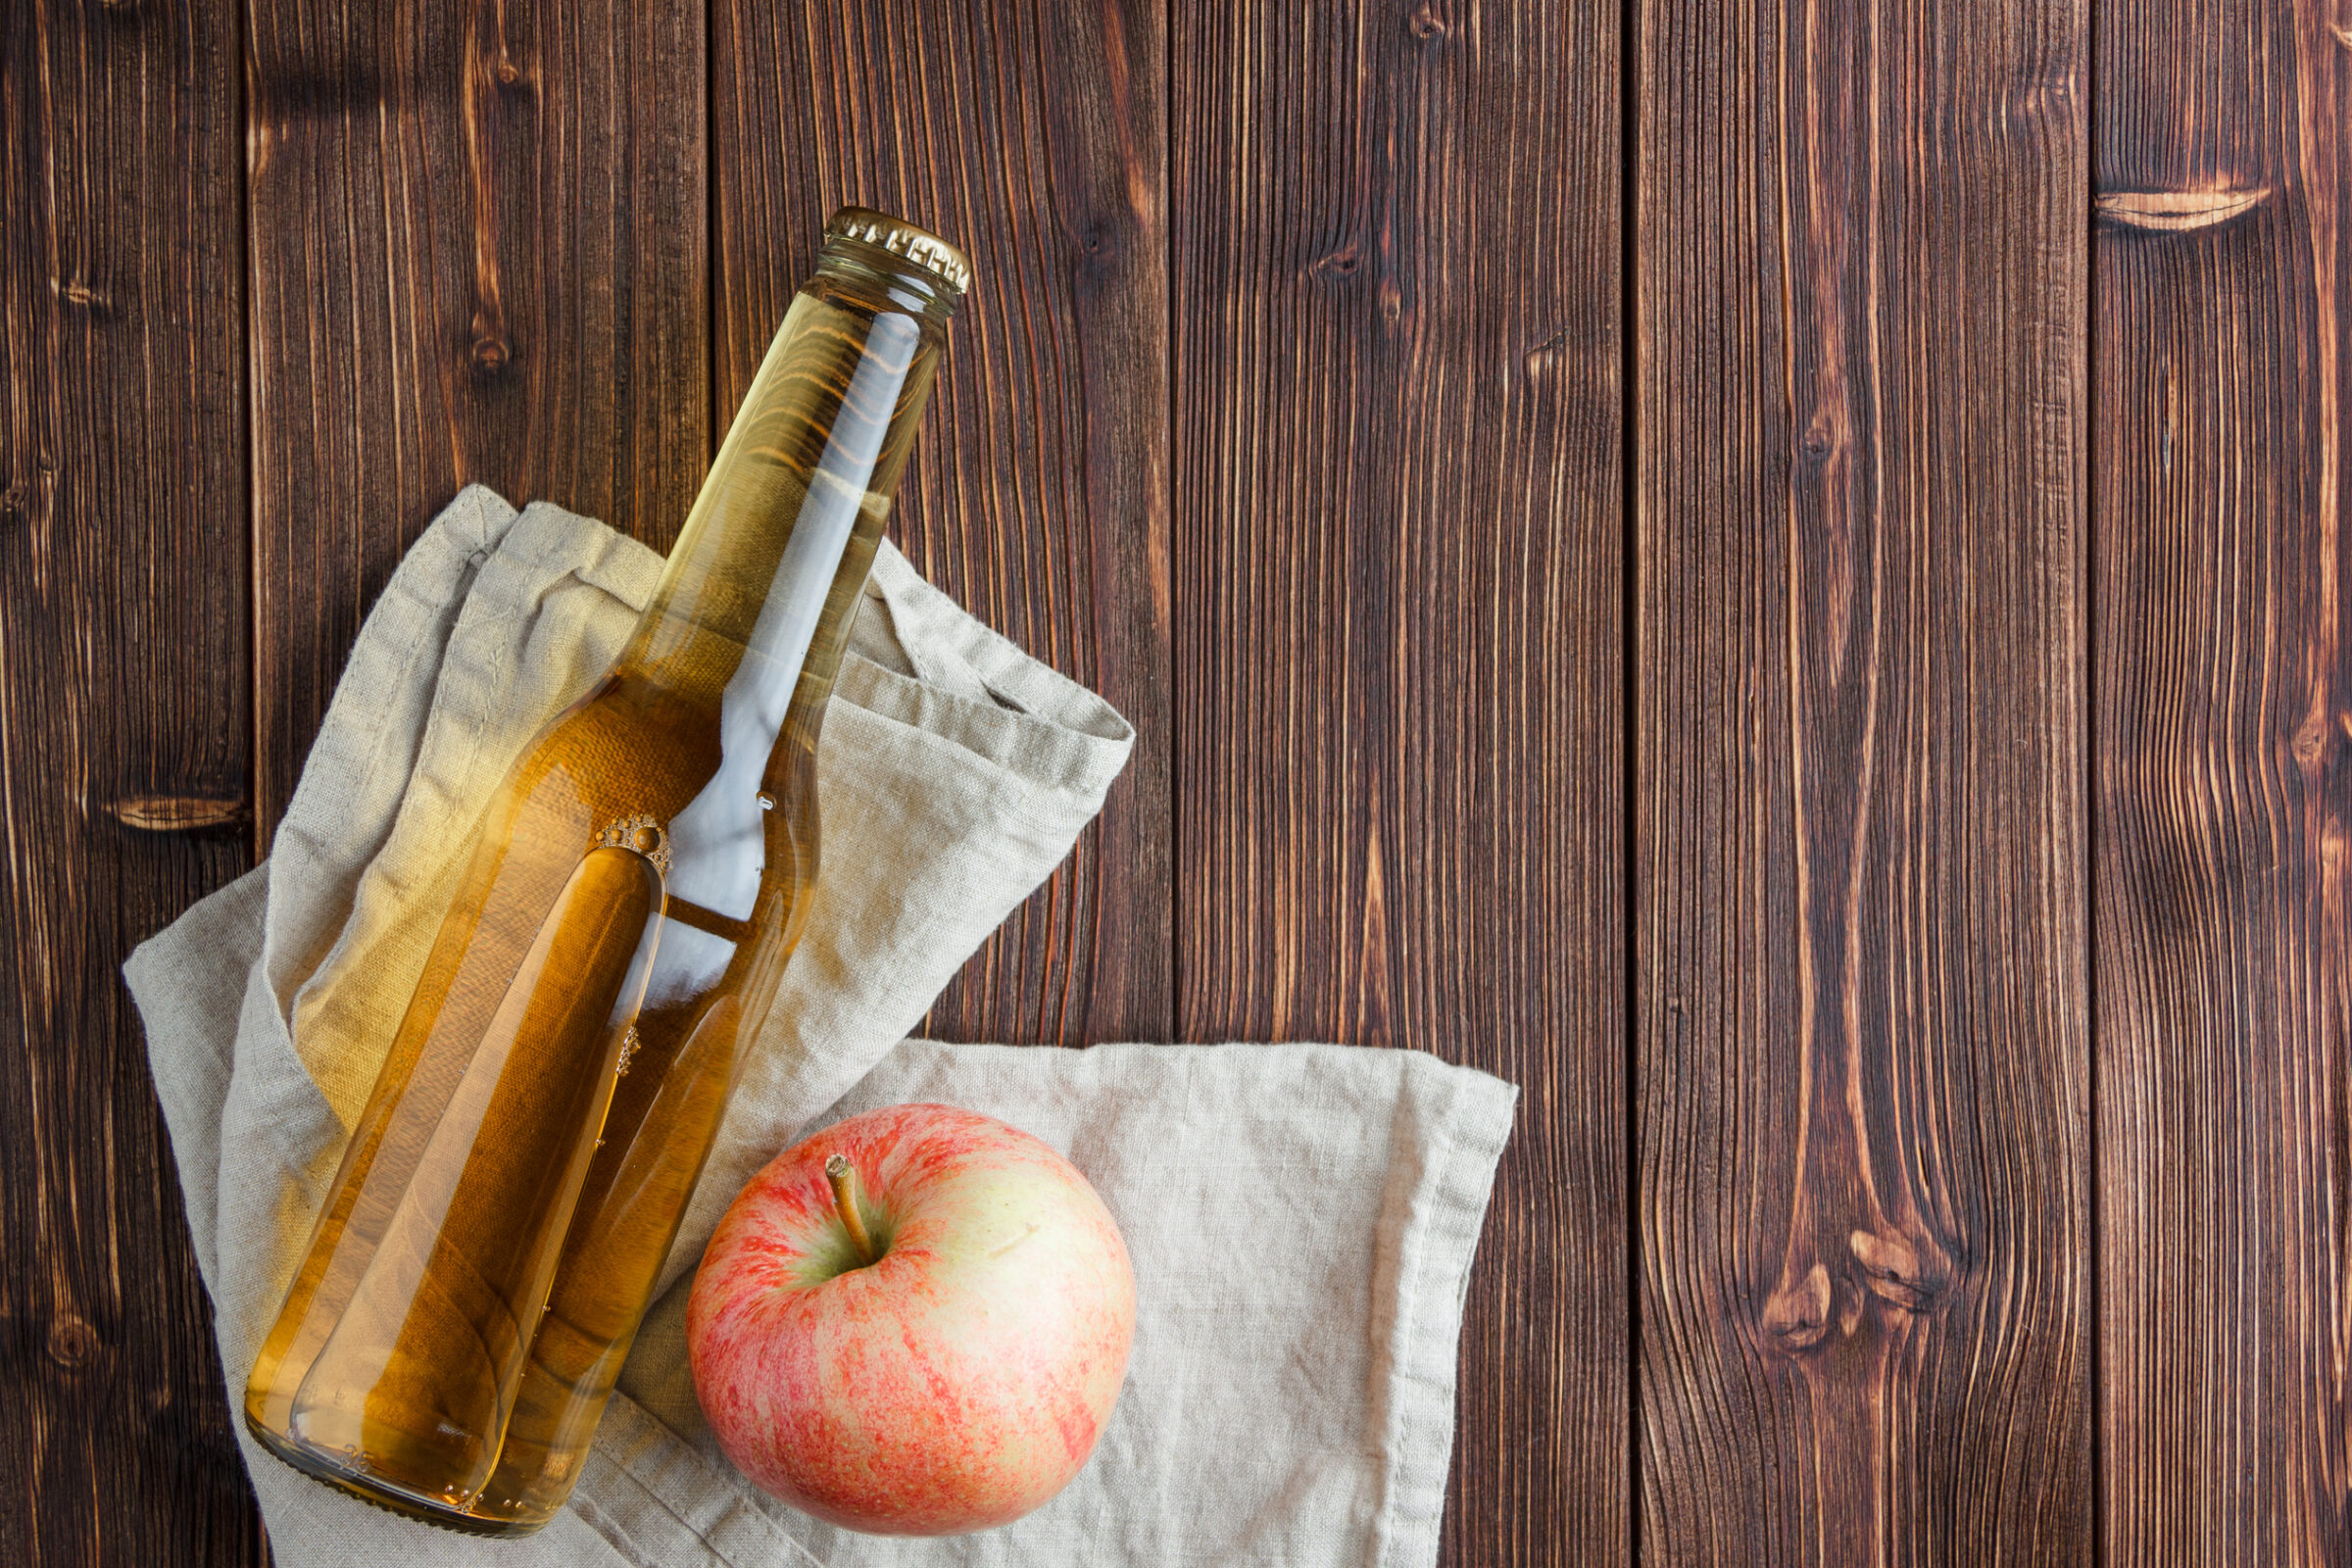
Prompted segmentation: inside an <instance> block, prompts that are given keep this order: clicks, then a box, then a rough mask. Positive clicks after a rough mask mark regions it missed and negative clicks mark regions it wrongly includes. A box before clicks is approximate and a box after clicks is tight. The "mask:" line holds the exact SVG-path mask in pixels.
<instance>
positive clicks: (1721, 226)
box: [1635, 0, 2092, 1565]
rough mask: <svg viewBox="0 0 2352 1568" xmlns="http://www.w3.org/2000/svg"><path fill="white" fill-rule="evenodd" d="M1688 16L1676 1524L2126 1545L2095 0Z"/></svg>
mask: <svg viewBox="0 0 2352 1568" xmlns="http://www.w3.org/2000/svg"><path fill="white" fill-rule="evenodd" d="M1641 15H1642V36H1641V42H1640V48H1639V51H1638V59H1639V62H1640V69H1639V75H1638V91H1637V97H1638V101H1639V105H1640V117H1641V118H1640V127H1639V143H1638V145H1639V153H1638V162H1639V166H1640V170H1641V175H1640V184H1639V190H1638V194H1637V197H1636V206H1637V209H1638V212H1639V215H1640V220H1639V228H1638V233H1639V243H1640V254H1641V271H1640V284H1639V292H1640V306H1639V313H1640V332H1639V343H1640V360H1641V366H1640V372H1639V378H1638V388H1637V406H1638V414H1637V418H1638V421H1639V423H1638V430H1637V438H1636V439H1637V450H1638V453H1639V464H1638V466H1639V478H1638V492H1637V494H1638V510H1639V535H1640V541H1641V543H1640V582H1639V596H1638V597H1639V603H1640V617H1641V621H1640V662H1639V666H1638V668H1639V671H1640V673H1639V677H1638V687H1639V715H1640V716H1639V726H1638V728H1639V740H1638V743H1637V745H1638V755H1639V759H1640V762H1639V768H1638V783H1637V799H1636V805H1635V824H1636V825H1635V834H1636V849H1635V854H1636V858H1637V864H1638V871H1637V875H1638V877H1639V885H1640V886H1641V887H1642V889H1643V890H1644V897H1643V901H1642V910H1641V915H1640V919H1639V922H1638V927H1637V932H1636V938H1635V942H1636V951H1637V954H1638V964H1639V978H1638V981H1637V989H1638V1004H1637V1005H1638V1009H1639V1012H1638V1024H1637V1031H1638V1034H1637V1038H1638V1045H1639V1058H1640V1061H1639V1077H1638V1080H1637V1087H1636V1103H1637V1106H1638V1114H1639V1117H1640V1150H1641V1192H1642V1203H1641V1208H1640V1234H1639V1240H1638V1243H1637V1246H1638V1248H1639V1251H1640V1256H1641V1261H1642V1300H1641V1305H1642V1321H1641V1331H1640V1334H1641V1340H1640V1345H1641V1362H1642V1393H1641V1412H1642V1432H1641V1441H1642V1546H1643V1549H1642V1557H1643V1560H1644V1561H1645V1562H1655V1563H1693V1564H1697V1563H1704V1564H1711V1565H1712V1564H1766V1563H1772V1564H1779V1563H1828V1564H1872V1565H1881V1564H1896V1563H1953V1564H1975V1563H1989V1562H2000V1563H2043V1562H2050V1563H2057V1562H2087V1561H2089V1560H2090V1558H2091V1552H2092V1539H2091V1537H2092V1524H2091V1507H2092V1497H2091V1482H2090V1468H2089V1465H2090V1447H2091V1430H2090V1429H2091V1400H2090V1383H2089V1372H2090V1353H2089V1328H2090V1300H2089V1286H2090V1280H2089V1262H2090V1252H2091V1236H2090V1223H2089V1220H2090V1216H2089V1201H2088V1200H2089V1190H2088V1189H2089V1172H2090V1146H2089V1136H2088V1134H2089V1129H2088V1118H2089V1110H2090V1106H2089V1095H2088V1072H2087V1068H2088V1023H2089V1019H2088V1000H2087V987H2086V959H2085V953H2084V931H2085V923H2086V912H2085V879H2084V869H2083V866H2084V857H2085V853H2086V850H2085V800H2084V779H2083V752H2082V741H2083V712H2082V697H2081V688H2082V678H2083V671H2082V646H2083V639H2084V634H2085V630H2084V623H2083V615H2084V605H2083V601H2084V594H2085V584H2084V580H2083V572H2084V564H2083V560H2082V550H2083V529H2082V516H2081V514H2082V501H2081V495H2082V450H2083V448H2082V428H2083V422H2084V417H2085V416H2084V405H2083V376H2082V356H2083V352H2084V349H2083V341H2082V330H2083V315H2084V308H2085V295H2084V287H2085V285H2084V278H2083V266H2084V257H2085V250H2086V245H2087V236H2086V233H2085V224H2086V217H2087V215H2086V214H2085V212H2084V201H2083V195H2082V191H2083V184H2084V167H2085V147H2084V142H2085V136H2086V130H2085V124H2084V120H2085V113H2084V92H2083V84H2082V72H2083V69H2084V59H2083V47H2084V40H2085V35H2086V18H2085V16H2084V15H2083V12H2082V9H2081V8H2080V7H2079V6H2078V5H2076V4H2075V3H2074V0H2043V3H2040V4H2034V5H2026V6H2012V7H1996V6H1993V5H1988V4H1976V3H1962V0H1933V3H1930V4H1927V5H1924V6H1916V7H1901V6H1893V5H1887V4H1884V3H1881V0H1804V3H1798V0H1786V3H1783V0H1706V3H1704V4H1700V5H1697V6H1675V5H1666V4H1658V3H1644V4H1643V5H1642V9H1641Z"/></svg>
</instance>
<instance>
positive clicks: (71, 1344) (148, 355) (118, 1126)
mask: <svg viewBox="0 0 2352 1568" xmlns="http://www.w3.org/2000/svg"><path fill="white" fill-rule="evenodd" d="M0 29H4V30H0V386H4V387H5V388H6V392H5V396H6V404H5V410H4V412H0V1054H5V1055H6V1058H7V1061H8V1064H9V1065H8V1070H7V1071H6V1072H5V1073H0V1475H5V1478H6V1483H5V1486H0V1493H4V1494H5V1500H0V1558H4V1559H6V1560H8V1561H11V1562H39V1563H81V1562H100V1561H103V1562H111V1563H125V1564H127V1563H167V1562H186V1563H198V1562H202V1563H234V1562H237V1561H240V1560H247V1561H250V1560H253V1559H255V1558H256V1557H258V1556H259V1554H260V1549H261V1546H260V1542H261V1531H260V1526H259V1522H258V1520H257V1519H256V1518H255V1517H254V1514H253V1511H252V1504H251V1502H250V1500H249V1495H248V1493H247V1491H246V1485H245V1478H244V1473H243V1469H242V1466H241V1463H240V1461H239V1459H238V1456H237V1447H236V1444H235V1442H234V1441H233V1439H232V1438H231V1436H230V1432H229V1425H228V1405H227V1401H226V1399H225V1397H224V1395H223V1391H222V1387H221V1381H222V1380H221V1372H220V1367H219V1363H218V1361H217V1359H216V1356H215V1352H214V1350H213V1340H212V1319H211V1314H210V1313H209V1312H208V1311H207V1309H206V1306H205V1300H204V1293H203V1288H202V1286H201V1285H200V1284H199V1283H198V1281H197V1276H196V1265H195V1260H194V1258H193V1256H192V1254H191V1252H190V1249H189V1246H188V1237H187V1230H186V1227H185V1223H184V1221H183V1220H182V1218H181V1207H180V1201H179V1189H178V1183H177V1179H176V1176H175V1173H174V1171H173V1169H172V1158H171V1152H170V1151H169V1149H168V1148H167V1146H166V1140H165V1136H164V1125H163V1117H162V1114H161V1112H160V1111H159V1110H158V1108H157V1105H156V1103H155V1095H154V1091H153V1090H152V1089H151V1088H150V1087H149V1084H148V1078H147V1067H146V1052H145V1048H144V1045H143V1043H142V1039H141V1036H140V1032H139V1024H138V1018H137V1016H136V1014H135V1013H133V1012H132V1010H131V1006H130V999H129V997H128V995H127V994H126V993H125V992H124V991H123V985H122V981H121V980H120V979H119V978H118V976H117V974H116V966H117V965H118V964H120V963H121V962H122V960H123V955H124V954H125V953H126V952H127V951H128V950H129V947H130V945H131V943H133V942H135V941H136V940H137V939H138V938H139V937H141V936H143V935H144V934H146V933H147V932H148V931H150V930H153V929H154V928H155V927H156V926H158V925H161V924H162V923H163V922H165V921H167V920H169V919H170V918H172V915H173V914H175V913H176V912H177V911H178V910H179V909H181V908H183V907H186V905H187V904H188V903H189V902H190V901H191V900H193V899H195V898H197V897H199V896H200V895H202V894H204V893H206V892H208V891H209V890H211V889H212V888H214V887H217V886H219V885H220V884H221V883H222V882H225V881H227V880H228V879H230V878H231V877H234V876H235V875H236V874H237V873H239V872H240V871H243V870H244V869H245V868H246V867H247V866H248V865H249V864H250V863H251V858H250V854H249V852H248V848H247V841H246V838H245V836H244V833H243V830H242V824H243V822H244V821H245V818H246V816H247V814H248V800H249V797H248V795H247V791H246V780H247V773H248V768H249V766H250V760H251V757H252V748H253V729H252V723H253V720H252V709H251V706H250V693H251V690H252V687H251V681H250V664H249V662H248V660H247V655H246V641H245V628H246V614H247V605H248V603H249V599H248V594H249V589H248V587H247V582H246V530H247V498H246V470H245V355H244V343H243V331H244V322H243V319H242V317H241V315H240V312H239V300H240V291H239V288H238V285H237V271H238V257H239V254H240V248H241V243H242V242H241V238H240V235H241V231H242V225H243V214H242V212H241V209H240V205H239V203H240V185H239V180H238V176H237V157H238V148H239V146H240V145H241V140H242V125H241V121H240V112H241V111H240V101H239V91H238V80H239V74H240V73H239V71H238V65H237V27H236V21H235V18H234V16H233V15H231V14H229V13H228V12H226V11H225V10H224V9H222V8H221V7H219V6H213V5H207V4H201V3H199V4H176V3H165V4H152V5H146V6H141V7H136V8H129V7H125V8H123V9H120V10H117V9H110V8H100V7H96V6H90V7H73V6H63V5H44V4H38V3H34V4H25V5H11V6H10V7H9V8H8V9H7V12H6V14H5V18H4V19H0ZM168 822H169V823H177V822H184V823H187V824H189V830H187V831H178V830H173V829H172V828H169V827H162V824H164V823H168ZM159 828H161V830H159Z"/></svg>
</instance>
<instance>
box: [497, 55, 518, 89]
mask: <svg viewBox="0 0 2352 1568" xmlns="http://www.w3.org/2000/svg"><path fill="white" fill-rule="evenodd" d="M490 79H491V80H493V81H495V82H497V83H498V84H499V85H500V86H501V87H513V86H516V85H518V84H520V82H521V81H522V68H521V67H520V66H518V65H516V64H515V62H514V61H512V60H510V59H508V58H507V57H506V56H504V55H501V56H499V57H498V64H497V65H495V66H492V67H491V68H490Z"/></svg>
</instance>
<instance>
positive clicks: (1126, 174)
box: [711, 0, 1174, 1045]
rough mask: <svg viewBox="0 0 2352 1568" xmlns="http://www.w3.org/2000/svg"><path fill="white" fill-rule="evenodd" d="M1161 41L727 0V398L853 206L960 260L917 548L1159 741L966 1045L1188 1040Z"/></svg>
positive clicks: (1004, 8) (722, 71)
mask: <svg viewBox="0 0 2352 1568" xmlns="http://www.w3.org/2000/svg"><path fill="white" fill-rule="evenodd" d="M1164 52H1165V37H1164V25H1163V23H1162V20H1161V15H1160V10H1159V6H1158V3H1157V0H1103V3H1098V4H1082V3H1079V0H1008V3H1005V4H1002V5H994V6H974V5H967V4H963V3H961V0H865V3H861V4H858V5H850V6H837V5H831V4H819V3H816V0H803V3H798V4H786V5H769V4H765V3H758V4H755V3H752V0H718V3H717V4H715V5H713V7H712V9H711V61H712V73H711V77H712V83H713V86H712V95H713V96H712V125H713V130H712V141H711V158H712V169H713V172H714V174H715V179H714V186H715V190H716V201H717V212H716V215H715V230H716V236H717V238H716V244H717V255H718V271H719V285H718V310H717V322H716V331H717V341H718V349H717V353H718V357H719V358H718V367H719V368H718V378H719V386H720V391H719V396H718V403H719V406H720V408H721V409H723V410H732V409H733V408H734V406H735V404H736V403H737V402H738V401H740V400H741V398H742V396H743V393H744V390H745V389H746V388H747V387H748V386H749V385H750V384H751V377H752V374H753V372H754V371H755V370H756V369H757V368H758V367H759V362H760V355H761V354H762V353H764V352H765V350H766V347H767V343H768V339H769V338H770V337H771V336H772V335H773V334H774V332H775V328H776V323H777V322H778V321H779V320H781V319H783V313H784V307H785V304H786V302H787V301H788V300H789V299H790V297H791V294H792V291H793V289H795V288H796V287H798V286H799V284H800V281H801V279H802V278H804V277H806V276H807V275H808V274H809V270H811V269H812V268H813V267H814V265H815V262H816V250H817V245H818V241H819V238H820V235H821V230H822V227H823V223H824V221H825V218H826V216H827V215H828V214H829V213H831V212H832V211H833V209H834V208H835V207H837V206H839V205H841V204H842V203H844V202H849V201H856V202H859V203H863V204H865V205H867V206H874V207H880V208H882V209H884V210H886V211H890V212H895V213H900V214H903V215H905V216H906V217H907V218H909V219H911V220H913V221H917V222H921V223H924V224H926V225H928V226H931V227H933V228H936V229H938V230H939V231H940V232H941V233H943V234H945V235H947V236H948V237H949V238H951V239H953V240H956V242H957V243H959V244H960V245H962V246H963V248H964V249H965V250H966V251H967V252H968V253H969V254H970V255H971V257H972V262H973V269H974V281H973V286H972V290H971V292H970V294H969V295H968V296H967V297H966V299H965V301H964V303H963V305H962V306H961V308H960V309H959V310H958V312H957V314H956V322H955V325H954V327H953V328H952V329H951V333H950V342H949V349H948V361H947V373H946V377H945V380H944V384H943V385H942V386H941V387H940V389H939V392H938V394H937V395H936V396H935V397H934V398H933V399H932V404H931V409H930V412H929V414H928V415H927V416H926V422H925V427H924V430H923V434H922V437H921V444H920V446H919V447H918V448H917V451H916V456H915V460H914V465H913V467H912V469H911V470H910V472H909V474H908V476H907V480H906V482H905V483H904V484H903V485H902V487H901V489H900V492H899V500H898V506H897V511H896V514H895V515H894V517H893V520H892V523H891V532H892V535H893V537H894V538H895V539H896V541H897V542H898V544H899V546H900V548H901V549H903V550H905V551H906V553H907V557H908V559H909V560H911V561H912V562H913V563H914V564H915V565H916V566H917V567H918V568H919V569H920V570H921V571H922V572H923V573H924V575H926V576H927V577H929V578H930V579H931V581H932V582H934V583H936V584H938V585H939V586H940V587H941V588H943V589H945V590H947V591H948V592H949V593H951V594H953V595H954V596H955V597H956V599H957V600H959V601H960V602H961V603H962V604H963V605H964V606H965V607H966V608H967V609H969V610H970V611H972V612H973V613H975V614H977V615H978V616H979V617H980V618H981V619H982V620H984V621H986V622H987V623H988V624H989V625H991V626H993V627H995V628H996V629H997V630H998V631H1000V632H1002V633H1004V634H1005V636H1007V637H1010V638H1011V639H1013V641H1015V642H1017V643H1019V644H1020V645H1021V646H1022V647H1024V648H1026V649H1028V650H1029V651H1030V652H1031V653H1032V654H1034V655H1036V656H1037V657H1038V658H1039V659H1042V660H1044V661H1045V662H1047V663H1049V664H1051V665H1053V666H1054V668H1056V669H1058V670H1060V671H1061V672H1062V673H1064V674H1066V675H1069V676H1070V677H1072V678H1073V679H1076V680H1079V681H1082V682H1084V683H1086V684H1087V685H1089V686H1092V687H1094V688H1095V689H1096V690H1097V691H1100V692H1102V693H1103V695H1104V696H1105V697H1107V698H1108V699H1109V700H1110V701H1111V703H1112V705H1113V706H1115V707H1116V708H1117V709H1118V710H1119V711H1121V712H1122V713H1124V714H1126V715H1127V717H1128V719H1129V720H1130V721H1131V722H1132V723H1133V724H1134V725H1135V728H1136V731H1137V740H1136V748H1135V753H1134V756H1133V758H1132V759H1131V760H1129V762H1128V764H1127V770H1126V772H1125V774H1124V775H1123V776H1122V778H1121V779H1120V781H1119V782H1118V784H1117V785H1115V786H1114V787H1113V789H1112V791H1111V794H1110V798H1109V800H1108V801H1107V802H1106V803H1105V805H1104V807H1103V815H1102V817H1101V819H1100V820H1099V821H1098V822H1097V823H1096V824H1095V825H1094V826H1093V827H1091V828H1090V829H1089V830H1088V831H1087V833H1086V834H1085V835H1084V836H1083V837H1082V838H1081V839H1080V841H1079V843H1078V846H1077V849H1076V850H1075V852H1074V853H1073V854H1072V856H1071V858H1070V859H1069V860H1068V861H1067V862H1066V863H1064V864H1063V865H1062V866H1061V867H1060V868H1059V869H1058V870H1057V871H1055V872H1054V875H1053V877H1052V878H1050V879H1049V880H1048V882H1047V883H1046V885H1045V886H1044V887H1043V888H1041V889H1040V890H1039V891H1038V893H1037V894H1036V895H1035V896H1033V897H1032V898H1031V899H1030V901H1029V902H1028V904H1027V905H1026V906H1024V907H1022V908H1021V909H1019V910H1017V911H1015V912H1014V914H1013V915H1012V917H1011V919H1010V920H1008V921H1007V922H1006V923H1005V927H1004V928H1003V929H1002V930H1001V931H999V932H998V933H997V934H996V935H995V936H994V937H992V938H991V939H990V941H989V942H988V944H987V945H986V946H984V947H983V948H982V950H981V952H980V954H979V955H978V956H976V957H975V958H974V959H973V960H972V962H971V963H970V964H969V965H967V966H966V968H965V970H964V972H963V974H962V975H961V976H960V977H959V978H958V979H957V980H956V983H955V984H954V985H952V986H951V987H950V988H949V989H948V990H947V992H946V993H945V994H943V995H942V996H941V997H940V999H939V1001H938V1003H937V1004H936V1005H934V1006H933V1008H932V1010H931V1016H930V1019H929V1022H928V1025H927V1029H928V1032H929V1033H931V1034H932V1035H934V1036H936V1037H939V1038H943V1039H952V1040H997V1041H1017V1042H1027V1041H1042V1042H1051V1043H1058V1044H1064V1045H1082V1044H1088V1043H1091V1042H1094V1041H1098V1040H1165V1039H1167V1038H1168V1036H1169V1033H1170V1029H1171V1027H1172V1022H1173V1005H1172V1001H1173V997H1174V984H1173V980H1174V976H1173V972H1172V966H1171V951H1172V949H1171V943H1170V936H1169V931H1170V925H1169V920H1170V907H1171V898H1170V890H1169V879H1168V878H1169V872H1168V849H1167V834H1166V826H1165V823H1166V816H1167V809H1168V806H1167V801H1168V770H1169V758H1170V755H1171V752H1170V745H1171V741H1170V734H1169V725H1168V721H1167V715H1168V705H1169V692H1168V671H1169V664H1170V660H1169V620H1168V573H1167V559H1168V533H1167V529H1168V509H1167V485H1168V456H1167V454H1168V429H1167V348H1166V344H1167V287H1166V272H1165V260H1164V252H1165V246H1166V232H1165V220H1164V218H1163V216H1162V209H1163V205H1164V201H1163V194H1162V192H1163V187H1164V173H1163V167H1162V166H1163V163H1164V157H1163V153H1162V150H1161V123H1162V120H1163V117H1164V113H1165V109H1164V105H1165V99H1166V90H1165V86H1164V82H1163V72H1162V60H1163V55H1164Z"/></svg>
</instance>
